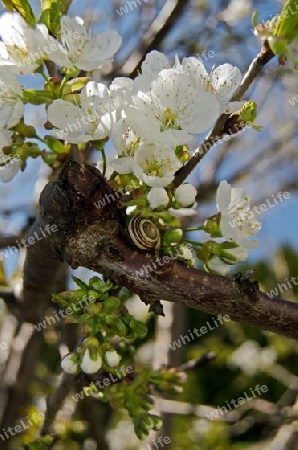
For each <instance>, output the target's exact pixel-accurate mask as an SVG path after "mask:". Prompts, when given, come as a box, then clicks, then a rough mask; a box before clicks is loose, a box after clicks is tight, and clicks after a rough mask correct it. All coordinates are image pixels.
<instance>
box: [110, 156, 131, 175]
mask: <svg viewBox="0 0 298 450" xmlns="http://www.w3.org/2000/svg"><path fill="white" fill-rule="evenodd" d="M134 164H135V162H134V159H133V158H129V157H122V158H118V159H114V160H113V161H112V162H111V166H112V168H113V169H114V170H115V171H116V172H118V173H120V175H126V174H129V173H131V172H132V171H133V167H134Z"/></svg>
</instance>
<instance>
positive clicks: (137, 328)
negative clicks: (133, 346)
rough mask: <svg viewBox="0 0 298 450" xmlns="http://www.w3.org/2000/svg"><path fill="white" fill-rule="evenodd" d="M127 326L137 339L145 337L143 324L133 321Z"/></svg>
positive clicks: (145, 329) (145, 331)
mask: <svg viewBox="0 0 298 450" xmlns="http://www.w3.org/2000/svg"><path fill="white" fill-rule="evenodd" d="M129 325H130V327H131V329H132V330H133V331H134V333H135V334H136V335H137V337H138V338H139V339H143V338H144V337H145V336H146V335H147V326H146V325H145V324H144V323H143V322H139V321H138V320H134V319H133V320H132V321H130V323H129Z"/></svg>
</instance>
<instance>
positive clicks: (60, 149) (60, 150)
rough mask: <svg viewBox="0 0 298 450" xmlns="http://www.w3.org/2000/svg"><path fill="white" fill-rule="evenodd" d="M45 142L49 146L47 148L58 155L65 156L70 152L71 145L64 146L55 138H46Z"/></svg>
mask: <svg viewBox="0 0 298 450" xmlns="http://www.w3.org/2000/svg"><path fill="white" fill-rule="evenodd" d="M44 140H45V142H46V144H47V146H48V147H49V148H50V149H51V150H52V152H54V153H56V154H57V155H63V154H67V153H69V152H70V145H67V146H65V145H63V144H62V143H61V142H60V141H59V140H58V139H56V138H54V137H53V136H49V135H47V136H45V137H44Z"/></svg>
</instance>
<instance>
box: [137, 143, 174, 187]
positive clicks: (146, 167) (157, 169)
mask: <svg viewBox="0 0 298 450" xmlns="http://www.w3.org/2000/svg"><path fill="white" fill-rule="evenodd" d="M134 158H135V161H136V166H135V167H134V173H135V175H136V176H137V177H138V178H139V179H140V180H141V181H143V182H144V183H145V184H147V185H148V186H151V187H165V186H167V185H168V184H170V183H171V182H172V181H173V179H174V174H175V172H176V171H177V170H178V169H180V167H181V166H182V163H181V162H180V161H179V159H178V158H177V157H176V155H175V151H174V149H173V148H171V147H165V146H161V145H158V144H147V143H143V144H141V145H140V147H139V148H138V150H137V151H136V153H135V156H134Z"/></svg>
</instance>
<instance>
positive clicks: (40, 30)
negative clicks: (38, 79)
mask: <svg viewBox="0 0 298 450" xmlns="http://www.w3.org/2000/svg"><path fill="white" fill-rule="evenodd" d="M0 37H1V39H2V42H0V66H4V67H6V68H7V69H9V71H10V72H13V73H16V74H19V75H23V74H25V75H26V74H29V73H33V72H34V71H35V70H36V69H37V67H38V66H39V65H40V61H41V60H42V58H43V57H44V56H45V54H46V50H45V47H46V45H47V44H48V42H49V35H48V29H47V27H46V26H45V25H43V24H38V25H36V27H35V28H31V27H29V26H28V25H27V23H26V22H25V20H24V19H23V18H22V17H21V16H20V15H19V14H18V13H16V12H12V13H11V12H6V13H4V14H2V15H1V17H0Z"/></svg>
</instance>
